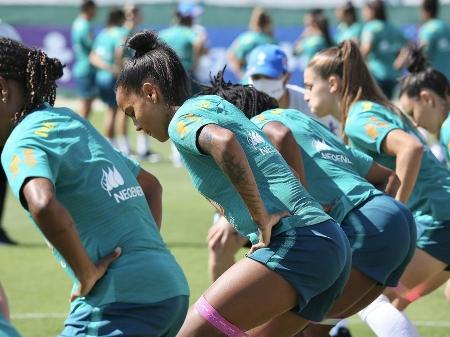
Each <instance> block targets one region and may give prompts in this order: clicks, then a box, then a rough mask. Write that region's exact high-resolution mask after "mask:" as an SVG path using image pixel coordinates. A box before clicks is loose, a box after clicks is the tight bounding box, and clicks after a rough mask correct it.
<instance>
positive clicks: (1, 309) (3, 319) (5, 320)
mask: <svg viewBox="0 0 450 337" xmlns="http://www.w3.org/2000/svg"><path fill="white" fill-rule="evenodd" d="M0 336H1V337H20V335H19V333H18V332H17V330H16V329H15V328H14V327H13V326H12V325H11V323H10V321H9V307H8V299H7V298H6V293H5V291H4V289H3V287H2V284H1V283H0Z"/></svg>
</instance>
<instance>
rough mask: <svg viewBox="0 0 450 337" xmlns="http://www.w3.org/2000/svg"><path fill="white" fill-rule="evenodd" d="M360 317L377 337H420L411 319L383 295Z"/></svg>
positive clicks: (360, 314) (363, 311)
mask: <svg viewBox="0 0 450 337" xmlns="http://www.w3.org/2000/svg"><path fill="white" fill-rule="evenodd" d="M358 315H359V317H360V318H361V319H362V320H363V321H364V322H365V323H366V324H367V325H368V326H369V327H370V328H371V329H372V331H373V332H374V333H375V335H377V337H419V333H418V332H417V330H416V328H415V327H414V325H413V324H412V323H411V321H410V320H409V318H408V317H407V316H406V315H405V314H404V313H403V312H401V311H399V310H398V309H397V308H395V307H394V306H393V305H392V304H391V302H390V301H389V299H388V298H387V297H386V296H385V295H383V294H381V295H380V296H379V297H378V298H377V299H376V300H375V301H373V302H372V303H371V304H369V305H368V306H367V307H366V308H365V309H363V310H361V311H360V312H359V313H358Z"/></svg>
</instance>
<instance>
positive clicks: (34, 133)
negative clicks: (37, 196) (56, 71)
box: [2, 104, 188, 306]
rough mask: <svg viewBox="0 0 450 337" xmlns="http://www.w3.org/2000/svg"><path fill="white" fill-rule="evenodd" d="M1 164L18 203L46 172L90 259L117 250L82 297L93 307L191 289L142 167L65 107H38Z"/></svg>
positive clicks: (18, 129)
mask: <svg viewBox="0 0 450 337" xmlns="http://www.w3.org/2000/svg"><path fill="white" fill-rule="evenodd" d="M2 164H3V167H4V169H5V172H6V174H7V177H8V181H9V184H10V186H11V190H12V192H13V193H14V195H15V196H16V197H17V198H18V199H19V200H21V201H22V204H23V199H22V198H21V189H22V187H23V185H24V182H25V181H26V180H27V179H29V178H32V177H43V178H47V179H48V180H49V181H50V182H51V183H52V184H53V185H54V188H55V191H56V198H57V199H58V201H59V202H60V203H61V204H62V205H63V206H64V207H65V208H66V209H67V211H68V212H69V213H70V215H71V216H72V218H73V219H74V222H75V225H76V229H77V231H78V233H79V235H80V239H81V242H82V244H83V246H84V248H85V249H86V251H87V253H88V254H89V256H90V258H91V259H92V260H93V261H98V260H99V259H101V258H102V257H104V256H105V255H107V254H109V253H110V252H112V250H113V249H114V248H115V247H117V246H120V247H121V248H122V255H121V256H120V257H119V258H118V259H117V260H116V261H115V262H114V263H113V264H112V265H111V267H110V268H109V269H108V272H107V274H105V276H103V277H102V278H101V279H100V281H99V282H98V283H97V284H96V285H95V287H94V288H93V289H92V291H91V292H90V293H89V295H88V296H87V297H86V298H82V299H80V300H82V301H83V300H85V301H87V302H89V304H90V305H93V306H98V305H102V304H106V303H113V302H125V303H155V302H158V301H162V300H165V299H168V298H170V297H174V296H178V295H187V294H188V287H187V283H186V280H185V278H184V275H183V272H182V270H181V269H180V267H179V266H178V264H177V262H176V261H175V259H174V257H173V256H172V255H171V254H170V252H169V250H168V249H167V248H166V246H165V244H164V242H163V239H162V238H161V235H160V233H159V230H158V228H157V226H156V224H155V222H154V220H153V216H152V214H151V212H150V209H149V206H148V204H147V201H146V198H145V196H144V193H143V190H142V188H141V187H140V185H139V183H138V182H137V180H136V176H137V175H138V173H139V171H140V167H139V165H138V164H137V163H135V162H132V161H131V160H129V159H128V158H126V157H124V156H123V155H121V154H120V153H119V152H118V151H116V150H114V149H113V148H112V147H111V145H110V144H109V143H108V141H107V140H106V139H105V138H104V137H103V136H102V135H100V134H99V133H98V132H97V130H95V128H94V127H93V126H92V125H91V124H90V123H89V122H87V121H86V120H84V119H83V118H82V117H80V116H78V115H77V114H75V113H74V112H72V111H71V110H69V109H67V108H52V107H51V106H49V105H47V104H45V105H42V106H41V107H40V108H39V109H38V110H36V111H34V112H32V113H31V114H29V115H28V116H26V117H25V119H24V120H23V121H21V122H20V123H19V125H18V126H16V128H15V129H14V130H13V132H12V134H11V135H10V137H9V138H8V140H7V142H6V144H5V147H4V150H3V153H2ZM24 206H25V205H24ZM53 252H54V253H55V256H56V258H57V259H58V260H59V261H60V262H61V265H62V267H63V268H64V269H65V270H66V271H67V272H68V273H69V275H70V276H71V278H72V281H73V282H74V289H75V287H76V286H77V281H76V279H75V277H74V275H73V272H72V270H71V269H70V267H69V266H68V265H67V264H66V263H65V262H64V260H63V259H62V257H61V256H60V254H59V253H58V252H57V251H56V249H54V248H53Z"/></svg>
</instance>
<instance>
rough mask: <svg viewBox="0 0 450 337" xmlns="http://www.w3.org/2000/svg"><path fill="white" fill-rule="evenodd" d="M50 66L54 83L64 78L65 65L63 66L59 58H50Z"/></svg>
mask: <svg viewBox="0 0 450 337" xmlns="http://www.w3.org/2000/svg"><path fill="white" fill-rule="evenodd" d="M48 64H49V67H50V71H49V74H50V76H51V77H53V78H52V79H53V80H54V81H56V80H58V79H60V78H61V77H62V76H63V69H64V67H65V65H62V64H61V61H60V60H59V59H57V58H49V60H48Z"/></svg>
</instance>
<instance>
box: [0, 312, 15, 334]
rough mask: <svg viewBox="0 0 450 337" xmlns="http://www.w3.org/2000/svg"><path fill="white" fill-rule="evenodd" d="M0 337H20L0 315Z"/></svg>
mask: <svg viewBox="0 0 450 337" xmlns="http://www.w3.org/2000/svg"><path fill="white" fill-rule="evenodd" d="M0 337H20V335H19V333H18V332H17V330H16V329H15V328H14V327H13V326H12V324H11V323H10V322H9V321H7V320H6V318H5V317H3V315H2V314H1V313H0Z"/></svg>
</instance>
